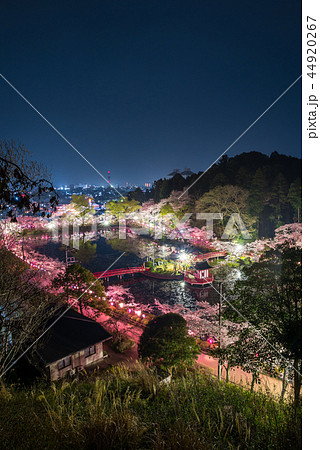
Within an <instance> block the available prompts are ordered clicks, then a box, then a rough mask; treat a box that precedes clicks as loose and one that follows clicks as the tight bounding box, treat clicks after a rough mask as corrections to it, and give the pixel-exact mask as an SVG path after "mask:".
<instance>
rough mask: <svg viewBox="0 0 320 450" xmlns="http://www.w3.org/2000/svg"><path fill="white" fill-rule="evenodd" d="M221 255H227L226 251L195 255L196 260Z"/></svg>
mask: <svg viewBox="0 0 320 450" xmlns="http://www.w3.org/2000/svg"><path fill="white" fill-rule="evenodd" d="M219 256H226V252H225V251H224V250H222V251H221V252H210V253H202V254H200V255H197V256H195V257H194V261H206V260H207V259H211V258H219Z"/></svg>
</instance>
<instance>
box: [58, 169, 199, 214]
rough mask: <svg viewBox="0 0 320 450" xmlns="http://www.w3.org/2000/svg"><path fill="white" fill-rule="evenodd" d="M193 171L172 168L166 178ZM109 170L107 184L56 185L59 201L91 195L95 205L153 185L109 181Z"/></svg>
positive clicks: (189, 173) (149, 182) (187, 174)
mask: <svg viewBox="0 0 320 450" xmlns="http://www.w3.org/2000/svg"><path fill="white" fill-rule="evenodd" d="M193 173H194V172H192V171H191V170H190V168H185V169H184V170H180V169H174V170H173V171H172V172H171V173H169V174H168V175H167V176H166V178H167V179H169V178H172V177H174V176H175V175H177V174H179V175H181V176H182V177H184V178H186V177H188V176H190V175H192V174H193ZM110 176H111V175H110V171H108V178H107V183H108V185H107V186H103V185H96V184H81V183H80V184H68V185H63V186H59V187H56V190H57V191H58V192H59V197H60V200H59V203H60V204H67V203H70V200H71V196H72V195H86V196H88V197H90V196H92V198H93V199H94V201H95V203H96V204H97V205H99V206H100V205H102V204H105V203H106V202H108V201H112V200H117V199H118V198H119V194H121V195H124V196H125V195H126V194H128V193H129V192H131V191H134V190H136V189H138V188H139V189H141V191H142V192H146V191H147V190H149V189H152V188H153V187H154V182H151V181H146V182H145V183H144V184H132V183H129V182H126V183H125V185H120V184H115V185H113V184H112V183H111V179H110Z"/></svg>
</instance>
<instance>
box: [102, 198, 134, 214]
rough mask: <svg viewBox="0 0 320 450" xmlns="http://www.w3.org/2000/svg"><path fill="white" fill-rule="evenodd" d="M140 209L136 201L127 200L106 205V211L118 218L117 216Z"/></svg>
mask: <svg viewBox="0 0 320 450" xmlns="http://www.w3.org/2000/svg"><path fill="white" fill-rule="evenodd" d="M138 209H140V203H139V202H138V201H136V200H128V199H127V198H124V199H121V200H118V201H116V202H115V201H111V202H108V203H106V211H107V212H109V213H110V214H112V215H113V216H118V215H119V214H130V213H132V212H134V211H137V210H138Z"/></svg>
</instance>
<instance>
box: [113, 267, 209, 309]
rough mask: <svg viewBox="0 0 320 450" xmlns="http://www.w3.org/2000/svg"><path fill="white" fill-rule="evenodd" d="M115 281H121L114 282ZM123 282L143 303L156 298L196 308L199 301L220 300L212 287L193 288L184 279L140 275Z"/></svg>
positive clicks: (150, 301)
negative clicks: (160, 278)
mask: <svg viewBox="0 0 320 450" xmlns="http://www.w3.org/2000/svg"><path fill="white" fill-rule="evenodd" d="M115 282H119V281H114V282H112V283H115ZM122 283H123V285H124V286H127V287H129V288H130V291H131V293H132V294H133V295H134V297H135V299H136V301H137V302H139V303H142V304H153V301H154V299H155V298H156V299H157V300H158V301H159V302H161V303H168V304H171V305H174V304H175V303H180V304H182V305H184V306H185V307H187V308H190V309H195V306H196V302H197V301H207V302H209V303H211V304H213V303H216V302H217V301H218V294H217V293H216V292H215V291H214V289H213V288H212V287H207V288H191V287H190V286H189V285H187V284H186V283H184V282H183V281H177V280H172V281H167V280H154V279H150V278H145V277H144V276H143V275H139V276H137V277H135V278H133V279H131V280H127V281H126V280H124V281H122V282H121V284H122ZM106 285H107V283H106Z"/></svg>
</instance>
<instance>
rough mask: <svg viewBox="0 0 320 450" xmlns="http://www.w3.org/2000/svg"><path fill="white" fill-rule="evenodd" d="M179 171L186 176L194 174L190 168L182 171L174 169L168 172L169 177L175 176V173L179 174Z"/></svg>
mask: <svg viewBox="0 0 320 450" xmlns="http://www.w3.org/2000/svg"><path fill="white" fill-rule="evenodd" d="M177 173H179V174H180V175H182V176H183V177H185V178H186V177H189V176H190V175H193V173H194V172H192V171H191V170H190V168H185V169H184V171H183V172H181V170H180V169H173V171H172V172H171V173H169V174H168V177H174V176H175V175H177Z"/></svg>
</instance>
